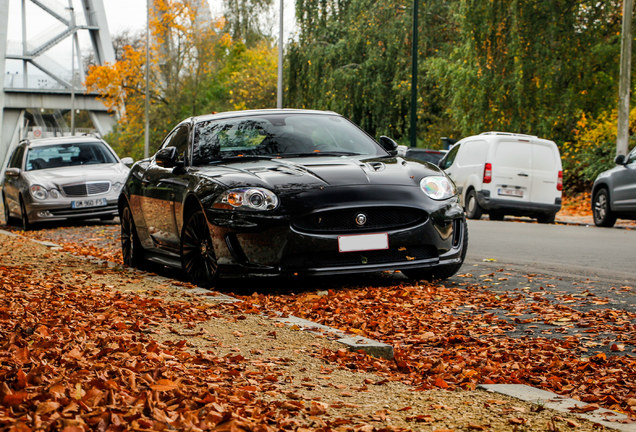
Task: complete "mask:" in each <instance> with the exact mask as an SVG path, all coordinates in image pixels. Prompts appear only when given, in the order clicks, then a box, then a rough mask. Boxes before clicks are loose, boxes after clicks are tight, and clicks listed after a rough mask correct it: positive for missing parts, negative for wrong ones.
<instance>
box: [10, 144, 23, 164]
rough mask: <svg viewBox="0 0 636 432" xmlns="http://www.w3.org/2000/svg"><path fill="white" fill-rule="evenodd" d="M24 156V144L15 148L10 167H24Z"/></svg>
mask: <svg viewBox="0 0 636 432" xmlns="http://www.w3.org/2000/svg"><path fill="white" fill-rule="evenodd" d="M23 157H24V146H20V147H18V148H16V149H15V151H14V152H13V154H12V155H11V159H10V160H9V168H22V159H23Z"/></svg>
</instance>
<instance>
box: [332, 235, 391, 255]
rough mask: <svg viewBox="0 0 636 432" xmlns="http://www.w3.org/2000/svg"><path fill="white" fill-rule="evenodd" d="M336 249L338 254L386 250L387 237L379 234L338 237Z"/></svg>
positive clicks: (387, 246)
mask: <svg viewBox="0 0 636 432" xmlns="http://www.w3.org/2000/svg"><path fill="white" fill-rule="evenodd" d="M338 248H339V249H340V252H358V251H369V250H381V249H388V248H389V235H388V234H387V233H379V234H356V235H347V236H338Z"/></svg>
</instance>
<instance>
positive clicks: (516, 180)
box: [492, 138, 532, 202]
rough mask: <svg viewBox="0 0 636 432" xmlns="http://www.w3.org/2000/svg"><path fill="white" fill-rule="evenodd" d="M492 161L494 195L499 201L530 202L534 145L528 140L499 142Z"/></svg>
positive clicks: (507, 139)
mask: <svg viewBox="0 0 636 432" xmlns="http://www.w3.org/2000/svg"><path fill="white" fill-rule="evenodd" d="M494 150H495V151H494V158H493V161H492V183H493V185H494V190H492V194H493V197H494V198H497V199H509V200H513V201H524V202H527V201H530V199H531V189H532V182H531V166H532V165H531V159H532V145H531V144H530V142H528V141H527V140H524V141H521V140H517V139H510V138H504V139H501V140H498V142H497V143H496V148H495V149H494Z"/></svg>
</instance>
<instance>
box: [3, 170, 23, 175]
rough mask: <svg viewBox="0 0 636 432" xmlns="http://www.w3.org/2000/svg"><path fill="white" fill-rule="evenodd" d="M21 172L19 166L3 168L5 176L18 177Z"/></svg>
mask: <svg viewBox="0 0 636 432" xmlns="http://www.w3.org/2000/svg"><path fill="white" fill-rule="evenodd" d="M21 172H22V170H21V169H20V168H7V169H6V170H5V172H4V174H5V175H6V176H7V177H18V176H19V175H20V173H21Z"/></svg>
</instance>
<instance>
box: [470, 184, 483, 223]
mask: <svg viewBox="0 0 636 432" xmlns="http://www.w3.org/2000/svg"><path fill="white" fill-rule="evenodd" d="M482 213H483V210H482V208H481V206H480V205H479V203H478V202H477V192H475V190H474V189H471V190H469V191H468V193H467V194H466V217H467V218H468V219H479V218H481V214H482Z"/></svg>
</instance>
